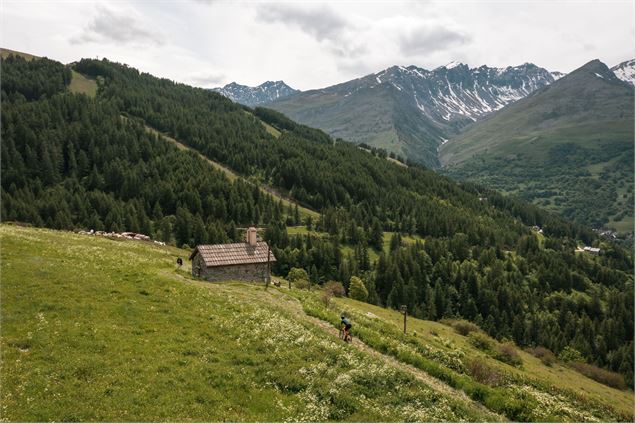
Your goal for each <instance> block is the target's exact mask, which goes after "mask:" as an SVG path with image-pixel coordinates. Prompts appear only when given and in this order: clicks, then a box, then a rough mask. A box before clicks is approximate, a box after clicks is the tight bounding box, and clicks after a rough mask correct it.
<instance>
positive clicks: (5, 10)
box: [0, 0, 635, 90]
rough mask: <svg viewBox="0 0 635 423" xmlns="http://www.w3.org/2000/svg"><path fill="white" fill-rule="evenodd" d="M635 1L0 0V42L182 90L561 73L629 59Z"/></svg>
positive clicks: (634, 31) (632, 55)
mask: <svg viewBox="0 0 635 423" xmlns="http://www.w3.org/2000/svg"><path fill="white" fill-rule="evenodd" d="M634 5H635V2H634V1H633V0H625V1H612V2H609V1H603V2H600V1H566V2H564V1H562V2H555V1H526V2H521V1H512V0H509V1H501V0H498V1H444V2H425V1H418V2H412V1H411V2H389V1H372V2H362V1H349V2H322V3H318V2H302V1H288V2H278V3H272V2H260V1H250V2H234V1H231V2H230V1H221V0H182V1H150V0H146V1H122V0H118V1H102V2H91V1H65V2H56V1H25V0H20V1H11V0H2V6H1V7H2V11H1V19H2V22H0V27H1V37H2V38H1V39H0V45H1V46H2V47H5V48H9V49H15V50H20V51H24V52H28V53H32V54H35V55H39V56H47V57H50V58H53V59H57V60H60V61H62V62H65V63H67V62H72V61H75V60H78V59H80V58H82V57H99V58H102V57H107V58H108V59H111V60H115V61H118V62H123V63H127V64H129V65H131V66H134V67H136V68H139V69H140V70H142V71H146V72H150V73H152V74H154V75H157V76H162V77H166V78H170V79H173V80H176V81H180V82H185V83H188V84H192V85H196V86H202V87H215V86H219V85H224V84H226V83H228V82H232V81H236V82H239V83H242V84H246V85H258V84H260V83H262V82H264V81H266V80H280V79H281V80H284V81H285V82H286V83H288V84H289V85H291V86H292V87H294V88H298V89H302V90H305V89H310V88H319V87H324V86H328V85H332V84H335V83H339V82H344V81H347V80H350V79H353V78H357V77H360V76H363V75H366V74H369V73H373V72H378V71H380V70H382V69H384V68H386V67H389V66H392V65H404V66H407V65H416V66H420V67H423V68H426V69H433V68H435V67H437V66H441V65H444V64H446V63H448V62H450V61H453V60H456V61H461V62H463V63H467V64H468V65H470V66H471V67H477V66H480V65H482V64H487V65H489V66H497V67H503V66H508V65H519V64H522V63H525V62H532V63H535V64H537V65H539V66H542V67H545V68H547V69H549V70H552V71H554V70H558V71H563V72H570V71H571V70H573V69H575V68H577V67H579V66H581V65H583V64H584V63H586V62H588V61H589V60H592V59H595V58H599V59H600V60H602V61H603V62H604V63H606V64H607V65H609V66H613V65H615V64H617V63H619V62H622V61H624V60H627V59H631V58H635V47H634V46H635V23H634V22H635V10H634V8H635V6H634Z"/></svg>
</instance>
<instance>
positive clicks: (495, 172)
mask: <svg viewBox="0 0 635 423" xmlns="http://www.w3.org/2000/svg"><path fill="white" fill-rule="evenodd" d="M632 117H633V90H632V86H630V85H629V84H628V83H627V82H624V81H622V80H621V79H619V78H618V77H617V76H616V75H615V74H614V72H613V71H612V70H611V69H609V68H608V66H606V65H605V64H604V63H602V62H600V61H599V60H597V59H595V60H592V61H590V62H588V63H586V64H585V65H583V66H582V67H580V68H578V69H576V70H575V71H573V72H571V73H570V74H568V75H567V76H565V77H563V78H562V79H559V80H558V81H556V82H554V83H553V84H551V85H549V86H546V87H544V88H542V89H540V90H537V91H535V92H534V93H532V94H530V95H529V96H527V97H526V98H524V99H522V100H520V101H518V102H516V103H514V104H511V105H510V106H508V107H506V108H505V109H503V110H501V111H499V112H497V113H496V114H493V115H491V116H490V117H488V118H487V119H484V120H483V121H481V122H477V123H475V124H474V125H472V126H471V127H470V128H468V129H467V130H466V131H465V132H463V133H462V134H460V135H458V136H457V137H455V138H453V139H452V140H450V141H449V142H448V143H446V144H444V145H443V146H442V147H441V148H440V158H441V162H442V163H443V164H444V166H447V169H446V170H445V171H446V172H447V173H449V174H451V175H453V176H455V177H459V178H461V179H470V180H474V181H479V182H480V183H483V184H485V185H487V186H490V187H495V188H497V189H500V190H503V191H505V192H510V193H514V194H517V195H521V196H522V197H523V198H525V199H526V200H529V201H534V202H535V203H536V204H541V205H542V206H543V207H547V208H548V209H549V210H552V211H559V212H560V213H564V215H565V216H566V217H567V218H569V219H574V220H577V221H578V222H583V223H585V224H587V225H591V226H592V227H594V228H601V227H603V226H604V225H606V224H609V225H617V226H616V228H617V227H619V229H620V232H622V233H629V232H631V229H630V228H632V225H628V224H627V223H628V220H629V219H630V217H629V216H632V214H631V213H628V211H627V210H628V204H629V198H632V189H633V187H632V180H633V178H632V175H633V168H632V157H631V159H629V154H630V153H629V152H631V153H632V149H633V119H632ZM631 155H632V154H631ZM629 163H630V165H629ZM629 175H630V176H629ZM567 178H571V179H567ZM558 181H560V182H558ZM558 204H559V205H558Z"/></svg>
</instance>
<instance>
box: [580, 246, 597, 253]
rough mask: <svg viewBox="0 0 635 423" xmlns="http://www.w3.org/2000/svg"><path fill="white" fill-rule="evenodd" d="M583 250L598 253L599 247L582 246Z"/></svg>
mask: <svg viewBox="0 0 635 423" xmlns="http://www.w3.org/2000/svg"><path fill="white" fill-rule="evenodd" d="M583 250H584V251H585V252H587V253H591V254H600V249H599V248H595V247H584V248H583Z"/></svg>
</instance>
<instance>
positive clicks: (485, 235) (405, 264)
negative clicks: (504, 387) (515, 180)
mask: <svg viewBox="0 0 635 423" xmlns="http://www.w3.org/2000/svg"><path fill="white" fill-rule="evenodd" d="M74 70H75V71H78V72H83V73H85V74H86V75H87V76H90V77H91V78H94V80H95V81H98V82H99V84H100V86H99V90H98V93H97V96H96V97H95V98H90V97H89V96H86V95H77V94H74V93H72V92H69V89H68V86H69V85H70V84H71V82H72V72H71V70H70V69H69V68H68V67H67V66H65V65H63V64H61V63H58V62H53V61H50V60H46V59H40V60H32V61H28V62H27V61H25V60H24V59H21V58H11V57H9V58H7V59H5V60H3V61H2V76H3V81H2V82H3V83H2V95H3V99H6V101H4V100H3V105H2V145H1V147H2V154H1V155H0V156H1V159H2V166H1V168H2V202H1V204H0V206H1V207H0V208H1V210H0V214H1V215H2V218H3V219H5V220H10V221H21V222H28V223H31V224H33V225H35V226H41V227H52V228H56V229H75V228H78V229H79V228H81V229H87V230H89V229H95V230H106V231H118V232H121V231H125V230H129V231H132V232H140V233H144V234H147V235H149V236H150V237H152V238H153V239H160V240H161V241H164V242H166V243H174V244H175V245H179V246H182V245H188V246H193V245H199V244H207V243H223V242H229V241H238V240H240V239H241V236H242V233H241V231H240V230H238V229H237V228H240V227H245V226H251V225H257V226H259V227H266V229H265V230H264V231H263V232H264V233H261V236H263V238H264V239H266V240H267V242H269V243H270V245H271V246H272V250H273V252H274V254H275V256H276V258H277V261H276V263H275V265H274V266H273V272H274V273H275V274H276V275H281V276H284V275H287V274H288V273H289V271H290V270H291V268H293V267H296V268H298V267H299V268H303V269H305V270H306V271H307V272H308V273H309V274H310V275H311V278H312V279H313V281H314V282H315V283H317V284H322V283H325V282H327V281H329V280H337V281H340V282H342V283H343V284H344V286H345V287H347V286H348V283H349V281H350V280H351V278H352V276H358V277H361V278H362V279H363V282H364V284H365V285H366V286H367V289H368V291H369V302H371V303H374V304H382V305H385V306H388V307H394V308H399V306H400V305H403V304H406V305H408V307H410V310H411V311H412V314H413V315H415V316H417V317H420V318H426V319H430V320H439V319H443V318H446V317H456V316H460V317H463V318H466V319H470V320H474V321H476V322H479V324H480V325H481V326H482V328H483V329H484V330H485V331H487V333H488V334H490V335H491V336H493V337H496V338H497V339H499V340H500V339H503V338H507V339H514V341H515V342H517V343H518V344H519V345H522V346H532V345H541V346H543V347H547V348H549V349H551V350H552V351H554V352H555V353H560V352H561V351H563V350H565V349H566V348H574V349H576V350H577V351H579V352H580V354H582V356H583V357H585V359H587V360H589V362H590V363H593V364H595V365H597V366H601V367H603V368H605V369H609V370H612V371H617V372H620V373H621V374H622V375H623V377H624V378H625V379H626V381H627V382H628V383H631V382H632V375H633V371H632V363H633V358H632V357H633V349H632V336H633V329H632V327H633V318H632V316H633V308H632V307H633V305H632V302H631V301H630V300H631V299H632V275H631V270H632V257H631V255H630V252H628V251H626V250H623V249H620V248H615V247H614V246H612V245H610V244H608V243H602V242H600V241H599V240H598V239H597V237H596V236H595V235H594V234H593V233H592V232H591V231H590V230H589V229H587V228H583V227H580V226H578V225H572V224H570V223H568V222H566V221H564V220H562V219H559V218H557V217H555V216H553V215H550V214H548V213H545V212H544V211H542V210H540V209H538V208H536V207H534V206H531V205H529V204H526V203H524V202H522V201H518V200H515V199H513V198H506V197H503V196H501V195H500V194H498V193H496V192H493V191H487V190H483V189H481V188H477V187H475V186H473V185H471V184H457V183H455V182H453V181H452V180H451V179H449V178H445V177H441V176H439V175H437V174H435V173H434V172H431V171H429V170H426V169H424V168H422V167H420V166H409V167H407V168H405V167H403V166H398V165H396V164H394V163H391V162H389V161H388V160H386V159H385V155H381V154H375V152H373V154H369V153H367V152H365V151H361V150H360V149H359V148H358V147H357V146H355V145H353V144H350V143H346V142H343V141H334V140H333V139H332V138H331V137H329V136H328V135H326V134H325V133H323V132H321V131H319V130H316V129H313V128H309V127H306V126H304V125H300V124H297V123H296V122H293V121H291V120H290V119H288V118H286V117H285V116H284V115H282V114H280V113H278V112H275V111H273V110H269V109H261V108H256V109H254V110H248V109H246V108H244V107H241V106H238V105H236V104H234V103H232V102H230V101H229V100H227V99H225V98H223V97H222V96H220V95H218V94H215V93H211V92H208V91H206V90H201V89H195V88H192V87H188V86H186V85H183V84H176V83H174V82H172V81H168V80H162V79H158V78H155V77H152V76H151V75H148V74H144V73H140V72H139V71H137V70H135V69H132V68H130V67H127V66H125V65H120V64H115V63H112V62H109V61H107V60H101V61H95V60H82V61H80V62H78V63H77V64H76V65H75V68H74ZM122 116H127V117H128V118H127V119H122ZM42 122H45V124H42ZM262 122H265V123H267V124H269V125H270V126H271V127H273V128H275V129H276V130H278V131H279V132H280V135H279V137H277V138H276V137H275V136H274V135H272V134H271V133H270V132H268V131H267V130H266V128H265V127H264V126H263V124H262ZM148 126H150V127H151V128H154V129H156V130H157V131H159V132H160V133H161V134H168V135H169V136H170V137H171V139H172V140H175V141H178V144H177V146H178V147H177V146H175V142H174V141H172V142H169V141H168V140H166V139H165V138H163V137H161V136H158V135H157V134H156V132H153V131H149V130H148ZM183 145H185V146H187V147H188V149H187V151H186V149H185V148H184V147H183ZM192 150H196V152H194V151H192ZM371 151H372V149H371ZM201 155H203V156H205V157H206V159H209V161H212V162H214V163H216V164H220V165H222V166H223V168H224V169H231V171H232V172H233V174H235V175H240V176H241V177H236V178H234V179H233V180H231V178H229V177H228V175H227V172H226V171H224V170H223V171H220V170H216V169H214V168H213V167H212V166H210V162H209V161H207V160H204V159H203V158H202V157H201ZM243 178H244V179H246V180H247V181H248V182H249V183H246V182H245V181H244V179H243ZM263 187H275V189H276V190H278V192H281V193H284V194H285V196H288V197H289V198H291V199H293V200H294V201H296V202H298V203H300V204H303V205H307V206H308V207H310V208H311V209H313V210H319V211H320V212H321V216H320V218H319V219H315V220H313V222H310V221H307V222H302V219H301V216H300V212H299V210H298V209H295V208H294V207H284V204H283V203H281V202H280V201H276V200H274V199H273V198H272V196H270V195H268V194H267V195H263V192H262V188H263ZM309 217H310V216H307V220H309V219H308V218H309ZM298 224H306V225H307V226H313V227H314V228H317V229H318V230H319V231H321V232H325V233H328V234H329V236H328V237H306V236H290V235H289V234H288V232H287V230H286V228H287V226H297V225H298ZM533 225H539V226H541V227H542V228H543V231H544V236H545V238H544V239H543V242H536V237H535V236H534V235H533V232H532V231H531V229H530V227H531V226H533ZM388 231H390V232H395V231H398V232H400V233H406V234H416V236H417V237H418V238H420V239H424V240H425V242H424V243H415V244H412V243H410V244H409V243H407V242H404V243H402V245H401V246H400V247H399V246H394V248H392V246H391V248H390V252H389V254H380V255H379V257H378V260H377V262H376V263H374V262H373V261H372V260H371V259H370V257H369V256H370V251H369V250H372V249H373V248H375V249H376V250H377V251H380V250H382V249H384V246H385V244H384V243H385V242H386V239H382V234H384V233H385V232H388ZM578 243H584V244H585V245H589V244H591V243H593V245H594V246H597V247H600V248H601V249H602V251H603V254H601V255H599V256H597V257H596V256H591V255H588V254H576V253H575V252H574V251H575V247H576V245H577V244H578ZM342 246H346V247H348V248H350V250H352V251H353V254H342ZM397 247H398V248H397ZM350 250H349V251H350ZM509 251H512V252H514V253H515V254H509V253H505V252H509ZM344 252H345V253H346V251H344ZM576 292H582V293H583V294H584V295H583V297H582V298H579V296H578V295H577V294H576ZM563 304H564V306H563ZM525 305H531V306H530V307H525ZM578 333H584V334H586V335H585V336H578V335H577V334H578Z"/></svg>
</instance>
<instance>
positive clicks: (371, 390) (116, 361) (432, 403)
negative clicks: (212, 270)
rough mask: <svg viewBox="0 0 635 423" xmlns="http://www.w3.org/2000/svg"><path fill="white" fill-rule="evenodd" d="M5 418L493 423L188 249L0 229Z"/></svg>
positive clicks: (468, 405)
mask: <svg viewBox="0 0 635 423" xmlns="http://www.w3.org/2000/svg"><path fill="white" fill-rule="evenodd" d="M0 231H1V234H2V246H3V248H2V276H3V283H2V291H1V292H2V298H3V307H2V321H3V332H2V363H3V368H2V372H1V374H2V376H1V377H2V386H3V389H2V403H3V408H2V418H3V419H7V420H37V421H43V420H79V421H85V420H136V421H139V420H165V419H174V420H195V421H196V420H277V421H281V420H288V419H293V420H327V419H334V420H341V419H345V420H413V419H424V420H427V419H429V418H432V419H445V420H458V419H469V420H483V419H487V420H491V419H492V418H495V416H493V415H492V414H491V413H488V412H487V411H485V410H482V409H481V407H479V406H477V405H476V404H474V403H472V402H470V401H467V402H465V401H462V400H459V399H460V397H459V396H458V395H456V396H455V397H452V396H448V395H442V394H440V393H438V392H435V390H434V389H432V388H430V387H429V386H427V385H426V384H425V383H423V382H421V381H420V380H418V379H417V378H415V377H414V376H413V375H412V374H410V373H408V372H405V371H403V370H400V369H399V368H397V367H395V366H386V365H385V363H384V361H383V360H382V359H379V358H376V357H374V356H370V355H369V354H366V353H364V352H363V351H358V350H357V349H352V348H348V347H347V346H346V345H343V344H340V343H339V342H338V340H337V338H336V337H334V336H332V335H331V334H330V333H327V332H325V331H324V330H322V329H321V328H319V327H316V326H315V325H312V324H310V323H309V322H308V320H307V319H306V317H302V316H296V315H295V314H294V309H296V308H297V305H296V304H297V302H296V301H295V300H294V299H293V298H290V297H287V296H285V295H283V294H282V293H281V292H278V291H274V290H273V289H271V290H270V291H269V292H265V291H264V290H263V288H262V287H257V286H248V285H241V284H236V285H231V284H215V285H211V284H201V283H198V282H196V281H193V280H192V279H191V278H190V277H189V276H188V275H187V273H186V272H185V271H178V270H176V269H175V266H174V261H175V256H177V255H180V256H184V255H185V254H187V253H188V251H183V250H177V249H173V248H166V247H158V246H154V245H152V244H145V243H140V242H120V241H111V240H107V239H102V238H94V237H89V236H83V235H75V234H71V233H60V232H53V231H49V230H39V229H27V228H22V227H16V226H6V225H3V226H2V227H0Z"/></svg>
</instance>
